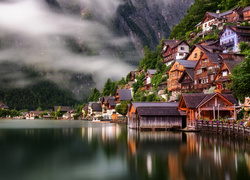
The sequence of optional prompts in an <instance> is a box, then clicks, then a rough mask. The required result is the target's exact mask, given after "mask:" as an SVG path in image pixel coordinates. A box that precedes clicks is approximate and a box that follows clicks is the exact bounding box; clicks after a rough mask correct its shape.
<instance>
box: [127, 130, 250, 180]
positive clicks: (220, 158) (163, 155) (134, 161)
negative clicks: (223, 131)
mask: <svg viewBox="0 0 250 180" xmlns="http://www.w3.org/2000/svg"><path fill="white" fill-rule="evenodd" d="M127 144H128V157H129V166H130V167H132V170H133V169H135V172H137V173H138V174H140V175H141V176H143V179H157V178H160V179H172V180H180V179H249V178H250V149H249V147H250V146H249V143H248V142H245V141H240V140H237V141H232V140H231V139H230V138H222V137H216V136H210V137H209V136H206V135H200V134H195V133H188V134H182V133H173V132H140V133H139V132H138V131H133V130H128V138H127ZM145 172H146V173H145Z"/></svg>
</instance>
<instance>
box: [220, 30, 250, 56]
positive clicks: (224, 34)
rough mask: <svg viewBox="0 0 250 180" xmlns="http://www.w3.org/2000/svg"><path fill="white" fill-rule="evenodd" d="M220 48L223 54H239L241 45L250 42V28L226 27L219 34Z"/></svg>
mask: <svg viewBox="0 0 250 180" xmlns="http://www.w3.org/2000/svg"><path fill="white" fill-rule="evenodd" d="M219 38H220V46H221V47H222V48H223V52H224V53H227V52H239V51H240V49H239V43H240V42H241V41H249V40H250V27H245V26H229V25H228V26H225V27H224V28H223V30H222V31H221V32H220V33H219Z"/></svg>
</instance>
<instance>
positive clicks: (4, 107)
mask: <svg viewBox="0 0 250 180" xmlns="http://www.w3.org/2000/svg"><path fill="white" fill-rule="evenodd" d="M0 109H9V107H8V106H6V105H5V104H4V103H2V102H0Z"/></svg>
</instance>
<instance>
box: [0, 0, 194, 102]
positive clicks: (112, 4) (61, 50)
mask: <svg viewBox="0 0 250 180" xmlns="http://www.w3.org/2000/svg"><path fill="white" fill-rule="evenodd" d="M0 3H1V4H0V9H1V10H4V12H3V13H2V12H1V13H2V16H1V18H0V26H1V27H5V29H2V28H1V30H0V51H1V52H0V66H1V64H2V63H4V62H11V63H13V64H12V65H11V67H17V66H16V65H15V64H19V65H20V67H25V66H26V67H29V68H32V69H33V71H35V72H36V73H38V74H39V75H40V76H39V79H46V80H49V81H50V82H55V83H56V84H57V85H59V86H60V87H62V88H64V89H68V90H69V91H71V92H72V93H74V94H75V95H76V97H78V98H80V99H84V100H86V99H87V96H88V94H89V92H90V91H91V88H93V87H98V88H99V89H101V87H103V84H104V83H105V81H106V79H107V78H111V79H112V80H118V79H120V78H121V76H125V75H126V73H129V71H130V70H134V69H135V68H136V67H137V66H138V64H139V61H140V60H141V58H142V57H143V55H144V47H145V46H148V47H149V48H150V49H151V50H155V48H156V46H157V45H158V44H159V42H160V40H161V39H162V38H168V37H169V34H170V31H171V28H172V27H173V26H174V25H176V24H178V23H179V22H180V20H181V19H182V18H183V17H184V15H185V14H186V11H187V9H188V8H189V7H190V6H191V5H192V4H193V3H194V0H105V1H104V0H70V1H69V0H43V1H32V0H27V1H23V2H22V1H20V2H19V1H12V0H0ZM28 6H29V8H27V7H28ZM6 7H8V8H12V7H14V8H13V9H12V11H5V10H6V9H7V8H6ZM24 7H25V8H27V12H26V13H24V15H23V16H20V17H19V16H18V18H15V17H14V16H13V15H12V14H11V13H10V12H15V11H19V10H20V11H23V10H22V8H24ZM16 13H17V14H18V13H19V12H16ZM20 13H21V12H20ZM22 14H23V13H22ZM26 14H27V16H26ZM8 17H11V18H12V19H11V20H9V19H4V18H8ZM48 17H49V18H48ZM8 21H10V22H11V23H7V22H8ZM21 22H23V23H21ZM28 23H30V24H28ZM16 24H19V25H16ZM20 24H23V25H20ZM15 25H16V26H15ZM24 27H27V28H24ZM38 27H42V28H38ZM13 72H18V73H19V74H21V75H19V74H17V75H16V76H15V77H14V78H13ZM25 73H26V72H24V71H23V70H22V68H20V69H13V70H12V71H11V72H9V73H8V72H7V71H6V73H2V76H1V77H4V78H0V89H1V87H6V82H12V83H7V85H8V86H9V87H8V88H11V87H12V84H14V85H18V84H17V83H16V82H22V86H25V85H26V84H29V85H30V84H32V83H34V84H35V83H36V82H37V81H36V80H30V79H29V78H26V77H29V76H27V75H26V74H25ZM13 79H14V80H13ZM27 81H28V82H27ZM30 81H32V82H30ZM26 82H27V83H26ZM13 87H14V86H13ZM18 87H19V85H18ZM15 88H16V87H15ZM0 99H1V97H0Z"/></svg>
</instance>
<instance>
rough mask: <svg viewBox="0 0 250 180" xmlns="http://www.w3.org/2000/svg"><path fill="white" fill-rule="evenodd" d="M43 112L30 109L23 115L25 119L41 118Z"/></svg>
mask: <svg viewBox="0 0 250 180" xmlns="http://www.w3.org/2000/svg"><path fill="white" fill-rule="evenodd" d="M42 113H44V111H30V112H29V113H27V114H26V115H25V118H26V119H35V118H36V117H38V118H41V114H42Z"/></svg>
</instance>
